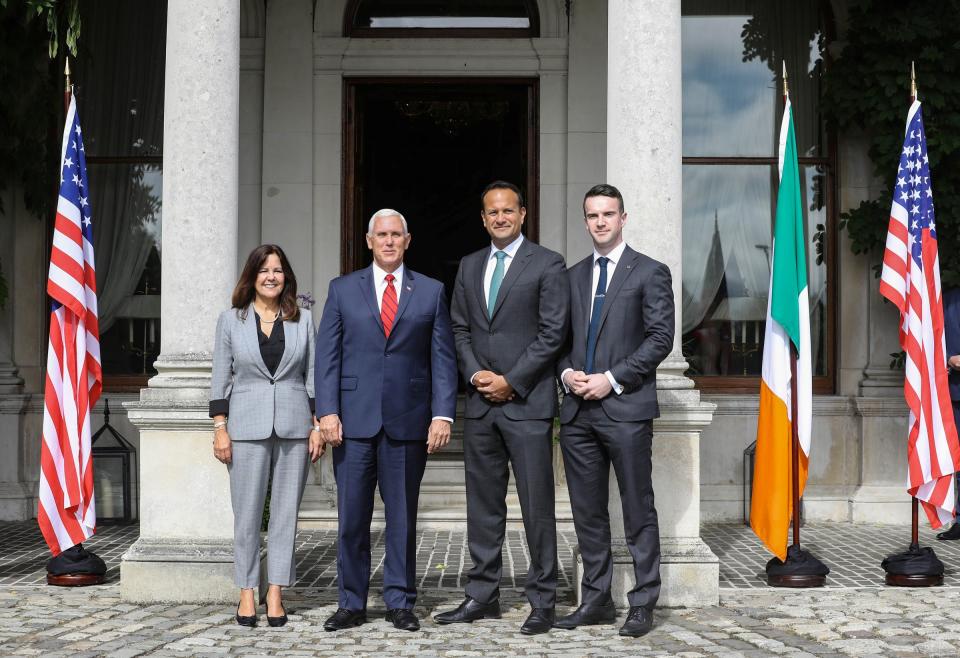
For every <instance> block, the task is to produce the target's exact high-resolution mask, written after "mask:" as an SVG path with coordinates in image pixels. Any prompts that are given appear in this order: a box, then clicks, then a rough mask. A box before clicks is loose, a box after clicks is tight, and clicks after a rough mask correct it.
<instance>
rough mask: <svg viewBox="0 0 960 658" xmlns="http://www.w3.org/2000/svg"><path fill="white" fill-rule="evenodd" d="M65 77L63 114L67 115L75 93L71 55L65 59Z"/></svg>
mask: <svg viewBox="0 0 960 658" xmlns="http://www.w3.org/2000/svg"><path fill="white" fill-rule="evenodd" d="M63 77H64V86H63V113H64V114H66V113H67V111H68V110H69V109H70V96H71V95H72V93H73V85H71V84H70V56H69V55H67V56H66V57H65V58H64V64H63Z"/></svg>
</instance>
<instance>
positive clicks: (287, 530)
mask: <svg viewBox="0 0 960 658" xmlns="http://www.w3.org/2000/svg"><path fill="white" fill-rule="evenodd" d="M231 448H232V450H233V459H232V460H231V462H230V464H228V465H227V470H228V471H229V472H230V500H231V502H232V504H233V544H234V548H233V551H234V556H233V564H234V569H235V573H236V579H237V585H238V586H240V587H241V588H244V589H253V588H256V587H258V586H259V585H260V522H261V519H262V517H263V502H264V499H265V498H266V495H267V480H268V476H269V475H270V474H271V472H272V475H273V484H272V485H271V492H270V523H269V527H268V528H267V541H268V542H269V546H270V549H269V550H268V551H267V581H268V582H269V583H270V584H271V585H280V586H281V587H289V586H290V585H293V583H294V581H295V580H296V571H297V569H296V562H294V559H293V551H294V540H295V539H296V536H297V510H298V509H299V508H300V499H301V498H302V497H303V487H304V484H305V483H306V481H307V471H308V470H309V467H310V459H309V456H308V450H307V440H306V439H305V438H304V439H281V438H278V437H277V436H275V435H274V436H272V437H271V438H269V439H263V440H261V441H234V442H233V444H232V446H231Z"/></svg>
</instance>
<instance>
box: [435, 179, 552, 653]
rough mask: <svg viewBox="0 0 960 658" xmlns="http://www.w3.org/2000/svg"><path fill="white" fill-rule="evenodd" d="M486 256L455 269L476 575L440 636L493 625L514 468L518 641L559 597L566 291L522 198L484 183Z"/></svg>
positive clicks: (545, 626) (540, 623)
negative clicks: (519, 560) (524, 604)
mask: <svg viewBox="0 0 960 658" xmlns="http://www.w3.org/2000/svg"><path fill="white" fill-rule="evenodd" d="M480 216H481V219H482V220H483V225H484V227H485V228H486V230H487V232H488V233H489V234H490V239H491V242H492V244H491V246H490V247H487V248H484V249H482V250H480V251H478V252H475V253H473V254H470V255H469V256H467V257H465V258H464V259H463V260H462V261H461V262H460V270H459V271H458V272H457V281H456V285H455V286H454V293H453V303H452V306H451V311H450V316H451V320H452V322H453V332H454V335H455V337H456V343H457V356H458V358H459V362H460V372H461V374H462V375H463V378H464V380H465V381H466V382H467V400H466V410H465V413H464V418H465V420H464V439H463V445H464V467H465V471H466V484H467V543H468V545H469V548H470V557H471V558H472V559H473V567H472V568H471V569H470V572H469V575H468V577H469V581H468V582H467V586H466V588H465V594H466V598H465V599H464V601H463V603H461V604H460V606H459V607H457V608H456V609H454V610H451V611H448V612H444V613H440V614H438V615H436V616H435V617H434V619H435V620H436V621H437V623H439V624H451V623H470V622H473V621H476V620H478V619H483V618H484V617H499V616H500V601H499V593H500V589H499V587H500V575H501V571H502V562H503V559H502V549H503V538H504V533H505V530H506V518H507V506H506V495H507V482H508V480H509V471H508V468H509V464H512V466H513V472H514V476H515V479H516V483H517V494H518V495H519V497H520V509H521V512H522V514H523V527H524V530H525V531H526V536H527V545H528V546H529V549H530V569H529V571H528V572H527V581H526V594H527V599H528V600H529V601H530V606H531V608H532V610H531V612H530V615H529V616H528V617H527V620H526V621H525V622H524V623H523V625H522V626H521V627H520V631H521V632H522V633H525V634H528V635H532V634H536V633H545V632H547V631H549V630H550V628H551V627H552V626H553V621H554V604H555V601H556V589H557V529H556V520H555V513H554V483H553V418H554V416H555V415H556V413H557V386H556V382H555V380H554V374H553V368H554V364H555V362H556V359H557V356H558V355H559V353H560V349H561V348H562V347H563V343H564V340H565V338H566V333H567V315H568V308H569V302H570V300H569V294H570V293H569V287H568V284H567V277H566V274H565V268H564V262H563V257H562V256H560V254H557V253H555V252H553V251H550V250H549V249H545V248H544V247H541V246H540V245H537V244H535V243H534V242H532V241H530V240H528V239H526V238H524V237H523V235H521V233H520V229H521V227H522V226H523V222H524V218H525V217H526V209H525V208H524V205H523V198H522V196H521V194H520V190H519V189H518V188H517V187H516V186H515V185H512V184H510V183H506V182H504V181H497V182H494V183H491V184H490V185H488V186H487V188H486V189H485V190H484V191H483V194H482V195H481V211H480Z"/></svg>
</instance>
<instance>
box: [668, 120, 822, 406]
mask: <svg viewBox="0 0 960 658" xmlns="http://www.w3.org/2000/svg"><path fill="white" fill-rule="evenodd" d="M836 153H837V150H836V136H835V135H834V134H833V133H832V132H828V133H827V155H826V156H822V157H800V158H797V161H798V164H799V165H800V166H804V165H807V166H822V167H823V168H824V169H825V175H826V190H825V192H826V194H825V197H824V201H825V203H824V214H825V215H826V222H827V223H826V225H825V229H826V231H825V239H824V245H823V262H824V264H825V265H826V268H827V318H826V323H825V325H824V328H823V330H824V349H825V350H826V358H825V363H826V372H825V373H824V374H823V375H815V376H814V377H813V392H814V393H816V394H820V395H829V394H832V393H833V392H834V390H835V381H836V375H835V373H836V366H835V361H836V347H837V345H836V337H837V336H836V333H837V332H836V328H837V312H836V309H837V300H836V290H837V285H836V275H837V258H836V243H837V240H835V239H833V236H834V235H835V230H834V227H835V226H836V219H837V218H836V207H837V204H836V193H837V176H836V165H837V162H836ZM682 163H683V164H684V165H707V166H729V165H733V166H737V165H765V166H768V167H771V168H775V167H777V166H778V164H779V161H778V158H777V157H757V156H745V157H712V156H684V157H683V158H682ZM771 185H772V181H771ZM775 196H776V194H775V193H774V194H773V195H771V199H774V198H775ZM773 212H774V211H773V210H771V213H773ZM770 221H771V230H772V228H773V216H772V214H771V218H770ZM771 234H772V232H771ZM808 237H809V236H808ZM806 247H807V249H810V248H812V244H810V243H808V244H807V245H806ZM690 378H691V379H693V381H694V385H695V386H696V387H697V388H698V389H699V390H701V391H703V392H707V393H756V392H757V389H758V387H759V386H760V375H691V376H690Z"/></svg>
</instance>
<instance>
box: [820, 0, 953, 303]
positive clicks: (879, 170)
mask: <svg viewBox="0 0 960 658" xmlns="http://www.w3.org/2000/svg"><path fill="white" fill-rule="evenodd" d="M958 18H960V0H944V1H943V2H911V3H902V2H896V1H895V0H862V1H861V2H860V3H858V4H857V5H856V6H854V7H852V8H851V10H850V15H849V29H848V31H847V34H846V42H847V43H846V46H845V47H844V49H843V51H842V52H841V53H840V55H839V57H838V58H837V59H836V61H834V62H833V63H832V64H831V65H830V66H829V67H828V68H827V70H826V72H825V75H824V79H825V103H824V110H825V113H826V116H827V119H828V121H829V122H830V124H831V126H832V128H833V129H834V130H836V131H837V133H838V134H843V133H845V132H849V131H863V133H864V134H865V135H866V138H867V139H868V140H869V150H868V155H869V157H870V161H871V162H872V164H873V171H874V174H875V175H876V176H877V177H878V179H879V180H880V181H882V184H881V190H882V193H881V196H880V198H878V199H872V200H869V201H864V202H862V203H861V204H860V205H859V206H857V207H856V208H853V209H851V210H849V211H847V212H845V213H843V214H841V216H840V220H841V221H840V227H841V229H842V228H846V230H847V233H848V234H849V236H850V240H851V248H852V250H853V252H854V253H857V254H862V253H869V252H875V250H879V249H880V248H882V245H883V243H884V240H885V238H886V231H887V223H888V219H889V212H890V203H891V194H892V193H893V186H894V183H895V182H896V181H895V174H896V173H897V163H898V161H899V157H900V150H901V148H902V146H903V131H904V125H905V122H906V116H907V109H908V107H909V100H910V99H909V95H910V62H911V61H914V62H915V63H916V72H917V84H918V87H919V98H920V101H921V102H922V103H923V120H924V125H925V128H926V132H927V148H928V149H929V157H930V171H931V179H932V183H933V197H934V202H935V204H936V221H937V227H938V239H939V243H940V267H941V275H942V278H943V281H944V283H945V284H946V285H960V112H958V111H957V108H958V107H960V75H958V68H960V60H958V58H957V56H956V53H957V50H958V48H960V20H958Z"/></svg>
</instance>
